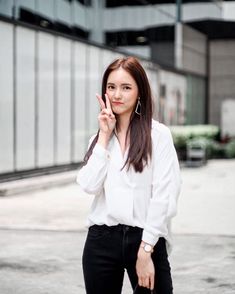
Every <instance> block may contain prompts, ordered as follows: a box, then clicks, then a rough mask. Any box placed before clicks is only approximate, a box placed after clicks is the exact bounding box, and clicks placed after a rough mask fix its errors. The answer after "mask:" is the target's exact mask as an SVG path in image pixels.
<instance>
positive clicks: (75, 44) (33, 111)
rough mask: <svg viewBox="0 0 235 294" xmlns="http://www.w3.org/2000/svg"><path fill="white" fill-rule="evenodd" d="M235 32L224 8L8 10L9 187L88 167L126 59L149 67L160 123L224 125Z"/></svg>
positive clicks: (0, 129)
mask: <svg viewBox="0 0 235 294" xmlns="http://www.w3.org/2000/svg"><path fill="white" fill-rule="evenodd" d="M234 32H235V30H234V22H228V21H223V20H222V1H183V4H182V10H178V11H177V6H176V4H175V3H174V1H156V0H149V1H143V0H138V1H137V0H133V1H131V0H126V1H124V0H123V1H121V0H120V1H115V0H106V1H104V0H99V1H98V0H83V1H82V0H80V1H79V0H31V1H28V0H2V1H0V35H1V46H0V88H1V93H0V135H1V140H0V178H2V179H4V180H5V179H6V178H8V177H9V178H12V177H22V176H24V175H28V174H29V175H32V173H41V172H50V171H52V172H54V171H57V170H58V171H59V170H64V169H71V168H76V167H77V166H78V164H79V162H81V160H82V158H83V155H84V152H85V150H86V147H87V141H88V138H89V137H90V135H91V134H93V133H94V132H96V129H97V113H98V111H99V107H98V105H97V102H96V100H95V93H96V92H100V82H101V73H102V71H103V69H104V68H105V67H106V65H107V64H108V63H109V62H111V61H112V60H113V59H114V58H116V57H117V56H120V55H126V54H128V55H129V54H136V55H137V56H138V57H139V58H140V59H141V61H142V63H143V65H144V67H145V69H146V71H147V74H148V76H149V79H150V82H151V86H152V90H153V96H154V103H155V106H156V107H155V116H156V117H158V119H159V120H161V121H163V122H165V123H166V124H195V123H196V124H197V123H213V124H217V125H221V118H220V117H221V105H222V103H223V101H225V102H226V101H227V100H228V99H229V101H230V100H232V101H234V99H235V83H234V76H235V67H234V62H235V61H234V59H235V58H234V57H235V56H234V55H235V53H234V52H235V50H234V49H235V41H234V40H235V36H234Z"/></svg>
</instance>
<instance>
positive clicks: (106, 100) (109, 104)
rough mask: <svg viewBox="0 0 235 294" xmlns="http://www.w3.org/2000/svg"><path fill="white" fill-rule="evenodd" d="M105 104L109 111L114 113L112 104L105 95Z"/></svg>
mask: <svg viewBox="0 0 235 294" xmlns="http://www.w3.org/2000/svg"><path fill="white" fill-rule="evenodd" d="M105 102H106V106H107V109H109V110H111V111H112V107H111V103H110V100H109V96H108V94H105Z"/></svg>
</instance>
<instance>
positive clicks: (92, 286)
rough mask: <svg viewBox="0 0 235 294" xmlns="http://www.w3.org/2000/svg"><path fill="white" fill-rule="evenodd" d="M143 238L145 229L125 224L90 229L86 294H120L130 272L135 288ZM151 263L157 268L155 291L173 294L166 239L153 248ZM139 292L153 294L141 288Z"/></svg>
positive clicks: (85, 262) (85, 258)
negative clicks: (125, 278)
mask: <svg viewBox="0 0 235 294" xmlns="http://www.w3.org/2000/svg"><path fill="white" fill-rule="evenodd" d="M141 237H142V229H141V228H138V227H131V226H126V225H117V226H111V227H109V226H106V225H102V226H98V225H94V226H91V227H90V228H89V231H88V235H87V239H86V243H85V247H84V251H83V260H82V261H83V273H84V280H85V287H86V293H87V294H120V293H121V291H122V284H123V278H124V269H126V270H127V273H128V276H129V279H130V282H131V285H132V288H133V289H134V288H135V287H136V285H137V284H138V277H137V274H136V259H137V253H138V250H139V245H140V242H141ZM152 260H153V263H154V266H155V291H156V293H157V294H172V293H173V292H172V291H173V288H172V280H171V270H170V265H169V262H168V257H167V252H166V245H165V239H164V238H160V239H159V241H158V242H157V244H156V245H155V247H154V252H153V253H152ZM138 293H141V294H142V293H143V294H144V293H146V294H147V293H150V291H149V290H148V289H147V288H144V287H140V288H139V289H138Z"/></svg>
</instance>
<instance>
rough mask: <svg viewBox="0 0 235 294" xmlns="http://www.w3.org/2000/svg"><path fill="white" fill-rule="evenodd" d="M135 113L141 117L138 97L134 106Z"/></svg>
mask: <svg viewBox="0 0 235 294" xmlns="http://www.w3.org/2000/svg"><path fill="white" fill-rule="evenodd" d="M135 113H136V114H138V115H141V103H140V97H139V98H138V102H137V104H136V108H135Z"/></svg>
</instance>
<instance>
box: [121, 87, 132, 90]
mask: <svg viewBox="0 0 235 294" xmlns="http://www.w3.org/2000/svg"><path fill="white" fill-rule="evenodd" d="M123 89H124V90H130V89H131V87H129V86H124V87H123Z"/></svg>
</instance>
